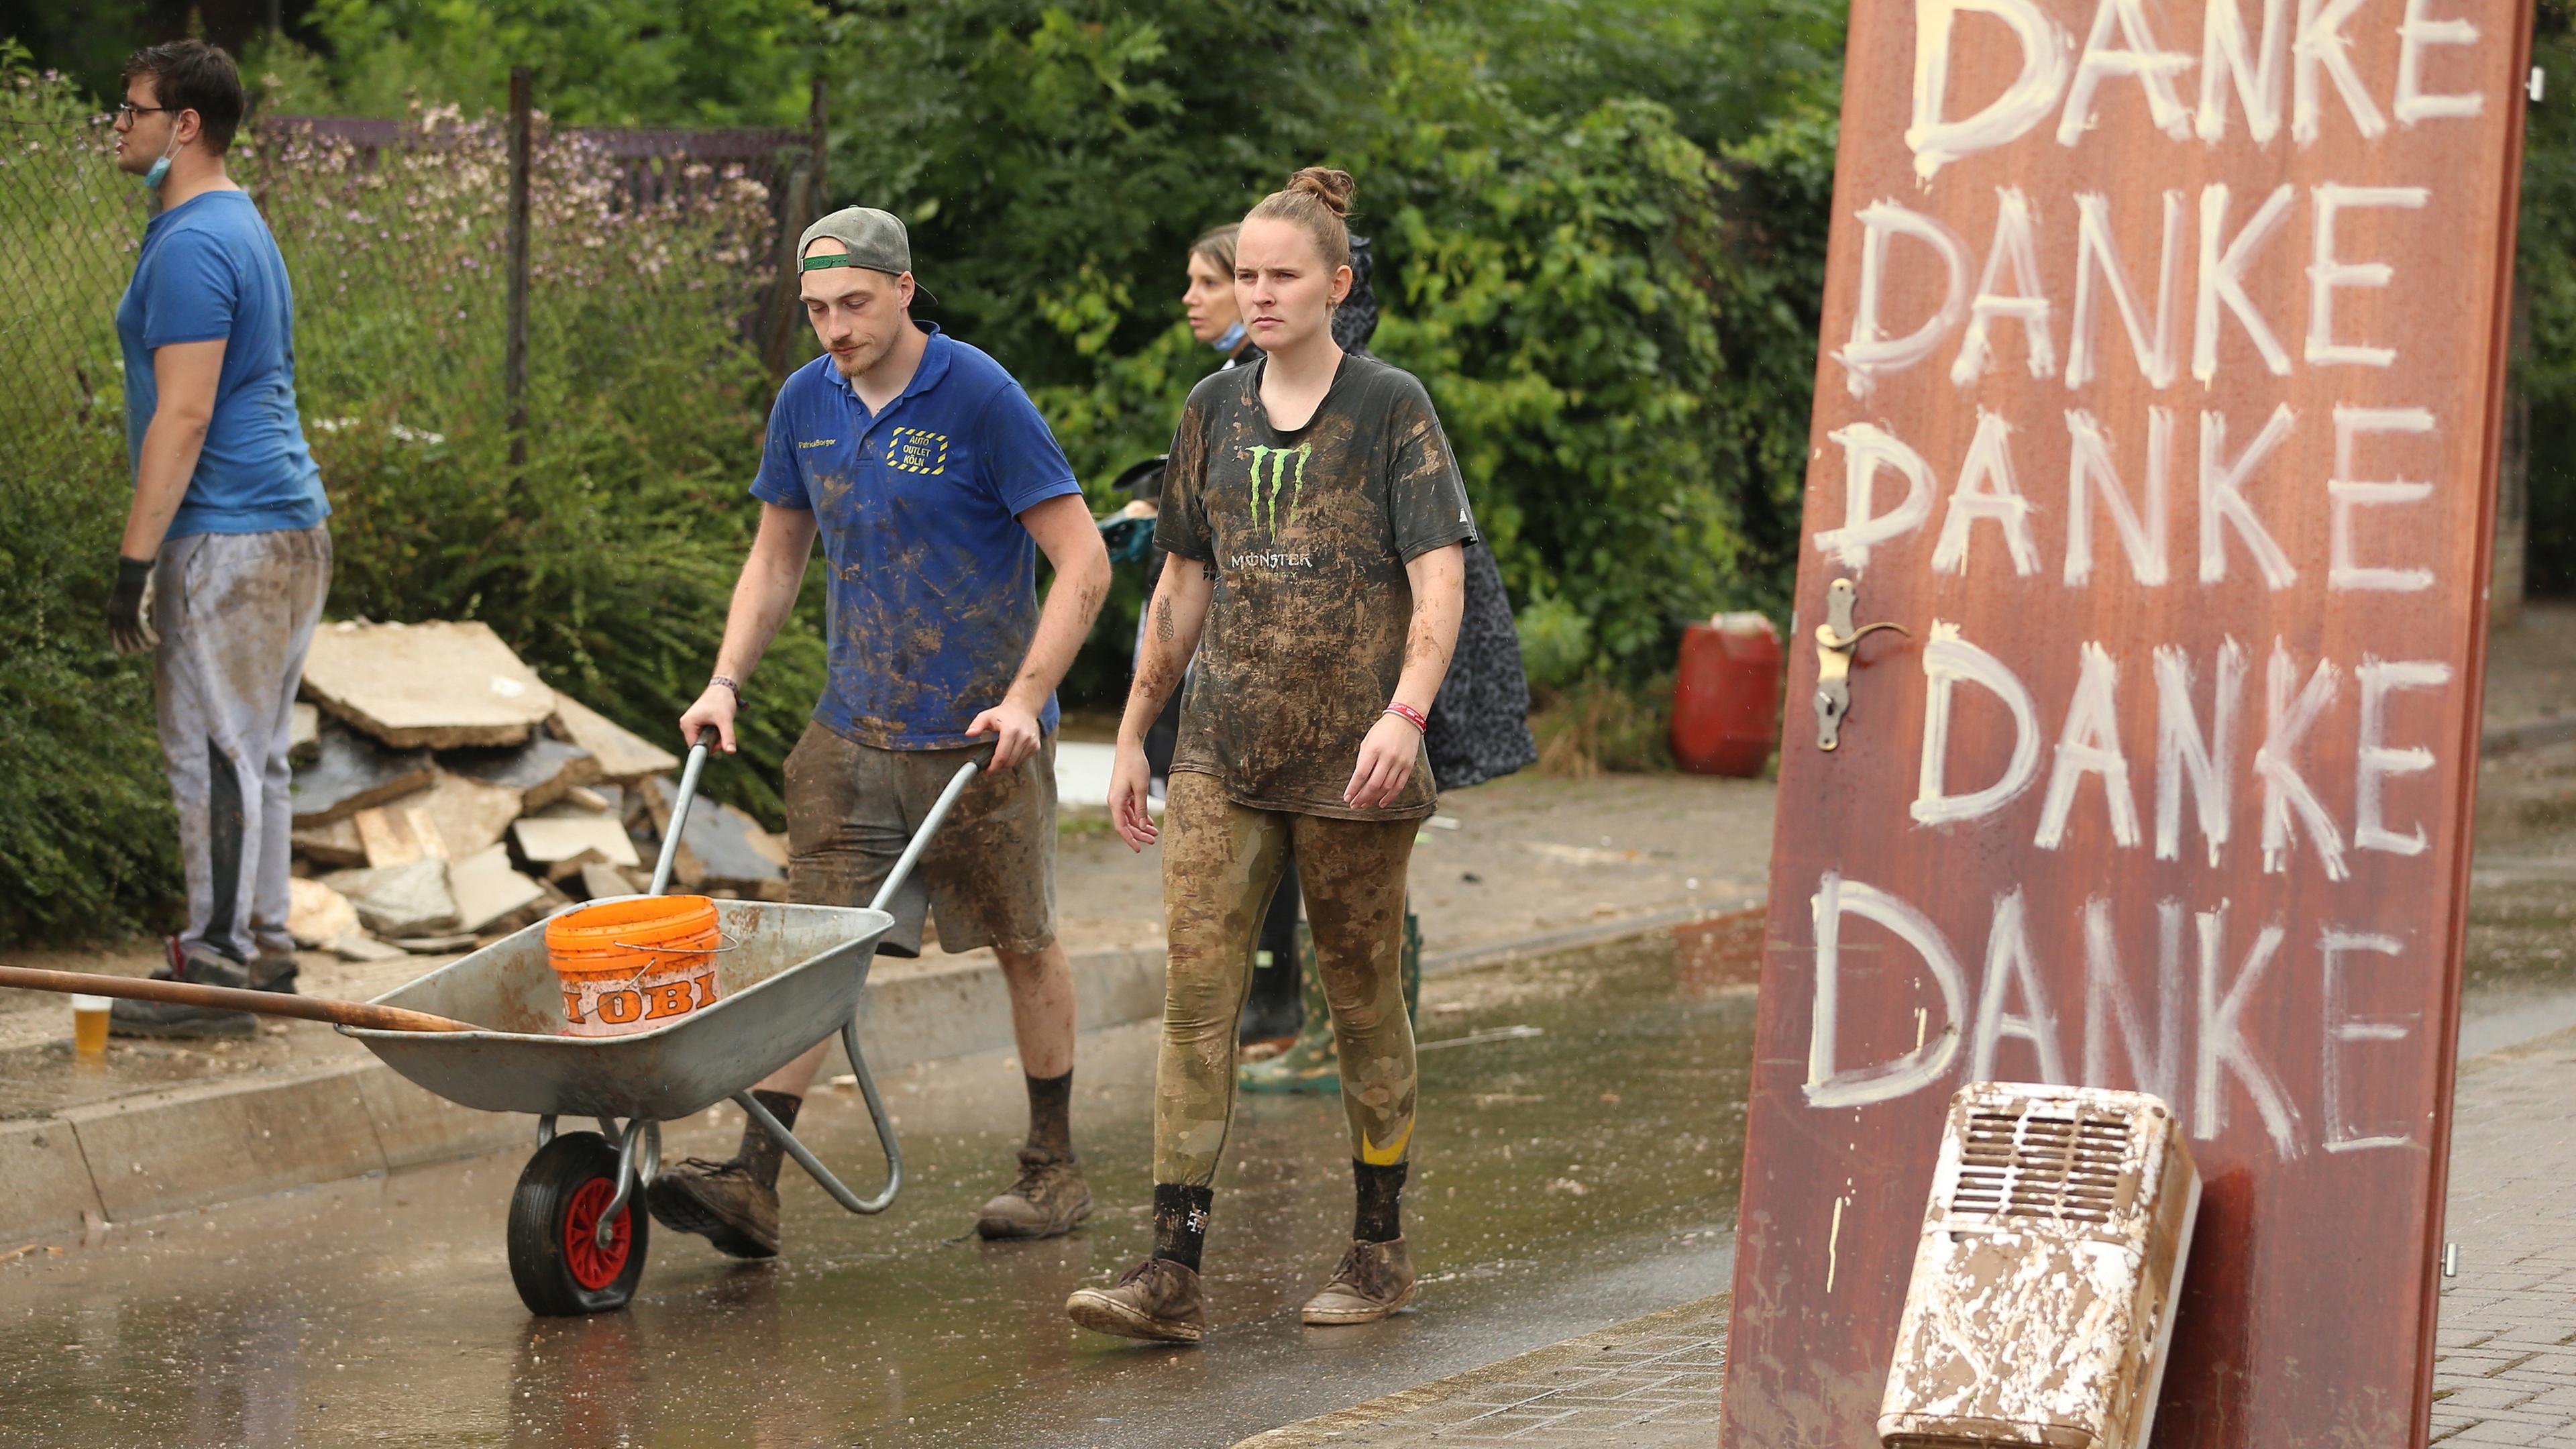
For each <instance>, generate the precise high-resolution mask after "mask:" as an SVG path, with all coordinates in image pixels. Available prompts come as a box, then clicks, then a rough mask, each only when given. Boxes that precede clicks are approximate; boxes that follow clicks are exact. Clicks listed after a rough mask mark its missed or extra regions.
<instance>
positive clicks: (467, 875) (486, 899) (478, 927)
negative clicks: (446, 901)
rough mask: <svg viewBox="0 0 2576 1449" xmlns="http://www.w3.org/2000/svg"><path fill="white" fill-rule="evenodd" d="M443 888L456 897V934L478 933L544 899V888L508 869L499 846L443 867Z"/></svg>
mask: <svg viewBox="0 0 2576 1449" xmlns="http://www.w3.org/2000/svg"><path fill="white" fill-rule="evenodd" d="M447 888H448V890H449V891H450V892H451V893H452V894H453V895H454V896H455V897H456V929H457V930H458V931H460V932H476V933H479V932H481V931H483V930H484V929H486V928H487V927H489V926H491V925H492V923H493V922H495V921H498V920H500V919H502V918H503V917H505V916H509V915H512V914H514V913H516V912H519V911H523V910H526V909H527V908H528V907H529V906H532V905H535V904H537V903H538V902H540V901H543V900H544V899H545V898H546V889H545V887H544V886H541V885H539V884H537V883H536V882H535V881H532V880H530V879H528V878H527V877H526V876H524V875H521V874H519V873H518V872H517V871H515V870H512V869H511V868H510V852H509V850H508V849H507V848H506V847H504V846H499V845H495V846H493V847H491V848H490V849H488V850H480V851H476V852H475V853H474V854H472V855H470V856H467V857H466V858H465V859H463V860H459V861H455V862H452V863H451V864H450V865H449V866H448V868H447Z"/></svg>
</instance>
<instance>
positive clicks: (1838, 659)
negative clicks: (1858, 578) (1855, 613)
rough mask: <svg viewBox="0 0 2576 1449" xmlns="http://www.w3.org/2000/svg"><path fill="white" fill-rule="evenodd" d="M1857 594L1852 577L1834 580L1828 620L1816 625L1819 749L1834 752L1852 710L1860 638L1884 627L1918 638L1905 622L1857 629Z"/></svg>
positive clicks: (1828, 594) (1828, 599)
mask: <svg viewBox="0 0 2576 1449" xmlns="http://www.w3.org/2000/svg"><path fill="white" fill-rule="evenodd" d="M1857 597H1858V591H1857V590H1855V589H1854V588H1853V587H1852V581H1851V580H1849V579H1836V580H1834V581H1833V584H1832V586H1831V587H1829V588H1827V589H1826V590H1825V622H1823V623H1821V624H1818V625H1817V626H1816V748H1817V749H1820V750H1827V751H1830V750H1832V749H1833V748H1834V747H1835V746H1837V745H1839V744H1841V743H1842V739H1841V732H1842V723H1843V716H1844V715H1846V714H1849V713H1851V665H1852V651H1853V650H1855V649H1857V648H1859V647H1860V641H1861V640H1863V639H1865V638H1867V637H1868V636H1870V635H1872V634H1875V633H1877V632H1878V631H1879V630H1881V629H1893V630H1895V631H1896V632H1897V633H1899V634H1903V635H1904V636H1905V637H1907V638H1909V639H1911V638H1913V637H1914V631H1912V630H1911V629H1908V628H1906V627H1905V626H1904V625H1902V624H1864V625H1862V626H1861V627H1859V628H1857V629H1855V628H1853V627H1852V604H1853V602H1854V600H1855V599H1856V598H1857Z"/></svg>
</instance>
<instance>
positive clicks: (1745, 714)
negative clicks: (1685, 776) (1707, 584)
mask: <svg viewBox="0 0 2576 1449" xmlns="http://www.w3.org/2000/svg"><path fill="white" fill-rule="evenodd" d="M1780 661H1781V655H1780V635H1779V633H1778V632H1777V631H1776V630H1774V629H1773V628H1772V627H1771V621H1770V620H1769V619H1768V618H1765V617H1764V616H1762V615H1760V614H1720V615H1718V616H1717V617H1716V618H1715V619H1712V620H1710V621H1709V622H1707V623H1704V624H1693V625H1691V626H1690V627H1689V628H1688V629H1687V630H1685V631H1683V634H1682V658H1681V668H1680V671H1679V672H1678V673H1677V674H1676V675H1675V676H1674V678H1673V725H1672V743H1673V760H1674V762H1675V763H1676V764H1678V765H1680V766H1681V767H1682V768H1683V769H1685V770H1688V771H1690V772H1691V773H1692V774H1694V775H1733V776H1736V777H1737V778H1739V779H1750V778H1752V777H1753V776H1756V775H1759V774H1761V773H1762V766H1763V765H1764V763H1766V762H1767V761H1769V759H1770V758H1771V747H1772V746H1774V745H1776V744H1778V743H1779V742H1780Z"/></svg>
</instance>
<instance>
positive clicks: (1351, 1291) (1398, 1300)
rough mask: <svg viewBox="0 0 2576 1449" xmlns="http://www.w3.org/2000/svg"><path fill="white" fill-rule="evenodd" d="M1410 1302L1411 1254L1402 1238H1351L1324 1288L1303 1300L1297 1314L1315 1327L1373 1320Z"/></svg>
mask: <svg viewBox="0 0 2576 1449" xmlns="http://www.w3.org/2000/svg"><path fill="white" fill-rule="evenodd" d="M1412 1301H1413V1257H1412V1255H1411V1254H1409V1253H1407V1252H1406V1251H1405V1250H1404V1239H1402V1238H1396V1239H1393V1240H1392V1241H1389V1242H1384V1243H1370V1242H1362V1241H1360V1240H1358V1239H1356V1238H1355V1239H1353V1240H1352V1241H1351V1247H1350V1251H1349V1252H1346V1253H1344V1254H1342V1262H1341V1266H1340V1267H1338V1268H1335V1269H1334V1270H1333V1281H1331V1282H1330V1283H1327V1284H1325V1285H1324V1291H1323V1292H1321V1293H1318V1294H1316V1295H1315V1296H1314V1297H1312V1298H1309V1299H1307V1300H1306V1306H1305V1307H1304V1308H1302V1309H1299V1310H1298V1312H1297V1317H1298V1318H1299V1319H1300V1320H1302V1321H1303V1322H1305V1323H1308V1324H1311V1325H1313V1326H1315V1327H1318V1328H1322V1327H1329V1326H1331V1325H1334V1324H1340V1323H1375V1322H1377V1321H1378V1320H1379V1319H1381V1318H1385V1317H1387V1316H1389V1315H1390V1314H1393V1313H1394V1312H1395V1311H1396V1310H1397V1309H1400V1308H1402V1307H1403V1306H1404V1305H1406V1304H1408V1303H1410V1302H1412Z"/></svg>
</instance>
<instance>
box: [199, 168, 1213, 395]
mask: <svg viewBox="0 0 2576 1449" xmlns="http://www.w3.org/2000/svg"><path fill="white" fill-rule="evenodd" d="M163 169H164V170H167V169H168V164H167V163H166V162H165V163H164V164H163ZM1242 345H1243V324H1242V323H1241V322H1237V323H1235V324H1234V325H1233V326H1231V327H1228V328H1227V329H1225V335H1224V336H1223V337H1220V338H1218V339H1217V340H1215V341H1214V342H1211V343H1209V344H1208V346H1210V347H1213V348H1215V349H1216V350H1217V351H1219V352H1227V353H1230V352H1232V351H1234V349H1236V348H1238V347H1241V346H1242Z"/></svg>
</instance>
